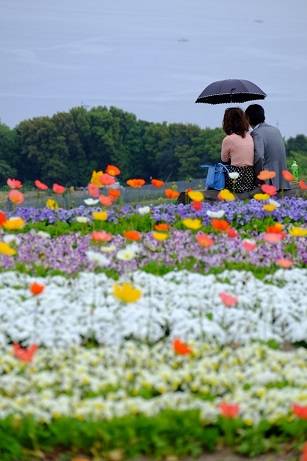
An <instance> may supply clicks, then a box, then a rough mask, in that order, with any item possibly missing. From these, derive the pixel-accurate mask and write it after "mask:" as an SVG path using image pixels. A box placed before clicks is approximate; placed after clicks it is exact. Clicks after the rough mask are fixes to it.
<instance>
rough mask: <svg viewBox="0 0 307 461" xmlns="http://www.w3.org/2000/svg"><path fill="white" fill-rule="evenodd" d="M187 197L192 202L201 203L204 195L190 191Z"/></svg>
mask: <svg viewBox="0 0 307 461" xmlns="http://www.w3.org/2000/svg"><path fill="white" fill-rule="evenodd" d="M188 196H189V198H190V199H191V200H193V202H202V201H203V200H204V198H205V197H204V194H203V193H202V192H200V191H197V190H190V191H189V192H188Z"/></svg>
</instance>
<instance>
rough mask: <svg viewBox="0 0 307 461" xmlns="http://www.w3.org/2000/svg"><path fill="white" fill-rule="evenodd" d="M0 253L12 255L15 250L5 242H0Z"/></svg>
mask: <svg viewBox="0 0 307 461" xmlns="http://www.w3.org/2000/svg"><path fill="white" fill-rule="evenodd" d="M0 254H2V255H5V256H14V255H15V254H16V250H15V248H12V247H11V246H10V245H8V244H7V243H5V242H0Z"/></svg>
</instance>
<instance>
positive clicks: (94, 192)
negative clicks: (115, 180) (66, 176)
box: [87, 183, 100, 198]
mask: <svg viewBox="0 0 307 461" xmlns="http://www.w3.org/2000/svg"><path fill="white" fill-rule="evenodd" d="M87 191H88V195H90V196H91V197H93V198H98V197H99V193H100V192H99V188H98V187H97V186H95V184H91V183H90V184H88V186H87Z"/></svg>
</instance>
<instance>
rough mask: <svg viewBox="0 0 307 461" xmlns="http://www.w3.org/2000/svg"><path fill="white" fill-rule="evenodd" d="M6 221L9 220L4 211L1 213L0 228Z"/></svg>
mask: <svg viewBox="0 0 307 461" xmlns="http://www.w3.org/2000/svg"><path fill="white" fill-rule="evenodd" d="M6 220H7V216H6V214H5V213H4V211H0V226H2V224H4V223H5V221H6Z"/></svg>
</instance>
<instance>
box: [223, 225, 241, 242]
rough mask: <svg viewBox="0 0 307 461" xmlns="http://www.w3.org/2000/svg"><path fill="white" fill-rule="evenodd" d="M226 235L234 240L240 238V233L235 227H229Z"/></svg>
mask: <svg viewBox="0 0 307 461" xmlns="http://www.w3.org/2000/svg"><path fill="white" fill-rule="evenodd" d="M226 233H227V235H228V237H229V238H232V239H233V238H236V237H238V235H239V233H238V232H237V231H236V229H234V228H233V227H229V229H227V231H226Z"/></svg>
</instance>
